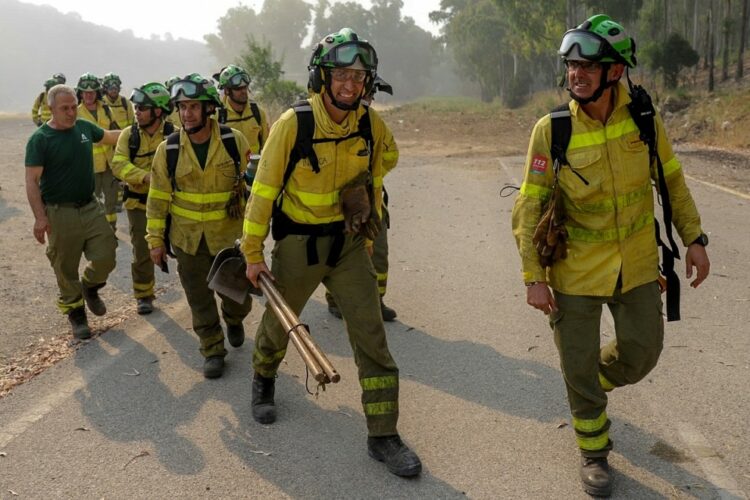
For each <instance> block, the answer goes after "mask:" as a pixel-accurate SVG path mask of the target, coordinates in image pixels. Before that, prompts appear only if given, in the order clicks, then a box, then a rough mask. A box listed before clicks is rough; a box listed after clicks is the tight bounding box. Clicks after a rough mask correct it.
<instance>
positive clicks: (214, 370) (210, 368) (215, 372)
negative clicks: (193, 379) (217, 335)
mask: <svg viewBox="0 0 750 500" xmlns="http://www.w3.org/2000/svg"><path fill="white" fill-rule="evenodd" d="M223 373H224V356H209V357H207V358H206V359H205V361H203V376H204V377H206V378H219V377H221V375H222V374H223Z"/></svg>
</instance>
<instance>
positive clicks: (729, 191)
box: [684, 174, 750, 200]
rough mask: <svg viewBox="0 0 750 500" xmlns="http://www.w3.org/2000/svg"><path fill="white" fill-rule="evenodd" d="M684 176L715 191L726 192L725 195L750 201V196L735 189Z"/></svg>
mask: <svg viewBox="0 0 750 500" xmlns="http://www.w3.org/2000/svg"><path fill="white" fill-rule="evenodd" d="M684 175H685V178H686V179H690V180H691V181H693V182H698V183H700V184H703V185H705V186H709V187H712V188H714V189H718V190H719V191H724V192H725V193H729V194H733V195H735V196H738V197H740V198H744V199H746V200H750V195H747V194H745V193H740V192H739V191H735V190H734V189H731V188H728V187H724V186H720V185H718V184H714V183H712V182H708V181H702V180H700V179H696V178H695V177H693V176H692V175H688V174H684Z"/></svg>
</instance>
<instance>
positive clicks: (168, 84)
mask: <svg viewBox="0 0 750 500" xmlns="http://www.w3.org/2000/svg"><path fill="white" fill-rule="evenodd" d="M180 80H182V78H180V77H179V76H177V75H175V76H173V77H170V78H169V79H168V80H167V81H166V82H164V86H165V87H167V90H172V85H174V84H175V83H177V82H179V81H180Z"/></svg>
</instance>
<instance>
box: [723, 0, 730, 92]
mask: <svg viewBox="0 0 750 500" xmlns="http://www.w3.org/2000/svg"><path fill="white" fill-rule="evenodd" d="M726 6H727V11H726V12H725V16H726V17H724V23H723V24H724V25H723V26H722V32H723V34H724V46H723V47H722V50H721V81H722V82H726V81H727V80H729V37H730V35H731V34H732V24H733V23H732V18H731V12H732V0H726Z"/></svg>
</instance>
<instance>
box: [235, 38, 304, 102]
mask: <svg viewBox="0 0 750 500" xmlns="http://www.w3.org/2000/svg"><path fill="white" fill-rule="evenodd" d="M245 49H246V50H245V52H244V53H243V54H242V55H241V56H240V58H239V60H238V63H239V64H240V66H242V67H243V68H245V69H246V70H247V72H248V74H249V75H250V79H251V82H250V83H251V86H252V88H253V91H254V92H255V93H256V94H257V95H258V98H259V99H260V100H262V101H263V102H264V103H265V104H266V105H269V106H274V107H277V108H283V107H287V106H290V105H291V104H292V103H293V102H294V101H296V100H298V99H299V98H300V97H302V96H304V95H305V94H306V91H305V89H304V88H302V87H300V86H299V85H297V84H296V83H295V82H293V81H290V80H284V79H283V78H282V77H283V76H284V71H283V70H282V69H281V67H282V64H283V63H282V61H279V60H274V58H273V51H272V50H271V44H270V43H268V42H266V43H265V44H260V43H258V42H256V41H255V40H254V39H252V38H249V39H248V40H247V42H246V45H245Z"/></svg>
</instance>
